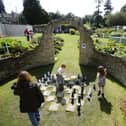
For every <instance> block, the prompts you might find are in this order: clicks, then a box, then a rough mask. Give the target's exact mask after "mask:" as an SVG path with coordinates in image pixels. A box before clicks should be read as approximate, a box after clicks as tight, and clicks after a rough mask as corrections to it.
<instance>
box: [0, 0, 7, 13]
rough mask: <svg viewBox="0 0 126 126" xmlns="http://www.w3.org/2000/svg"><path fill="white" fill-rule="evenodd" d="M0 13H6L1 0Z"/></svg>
mask: <svg viewBox="0 0 126 126" xmlns="http://www.w3.org/2000/svg"><path fill="white" fill-rule="evenodd" d="M0 13H6V11H5V7H4V3H3V0H0Z"/></svg>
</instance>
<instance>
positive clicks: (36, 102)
mask: <svg viewBox="0 0 126 126" xmlns="http://www.w3.org/2000/svg"><path fill="white" fill-rule="evenodd" d="M19 85H20V87H19V86H17V85H16V84H14V85H13V86H12V87H11V88H12V89H14V94H15V95H18V96H19V97H20V111H21V112H36V111H37V110H38V108H39V107H40V106H41V103H42V102H44V96H43V94H42V92H41V91H40V89H39V87H38V86H37V85H35V84H28V83H25V84H19Z"/></svg>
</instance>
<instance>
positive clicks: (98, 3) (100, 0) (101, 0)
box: [95, 0, 103, 15]
mask: <svg viewBox="0 0 126 126" xmlns="http://www.w3.org/2000/svg"><path fill="white" fill-rule="evenodd" d="M95 2H96V3H97V6H96V8H97V14H98V15H100V13H102V12H101V11H100V7H101V4H102V3H103V0H95Z"/></svg>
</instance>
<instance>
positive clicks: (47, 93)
mask: <svg viewBox="0 0 126 126" xmlns="http://www.w3.org/2000/svg"><path fill="white" fill-rule="evenodd" d="M50 93H51V92H50V91H44V92H43V95H44V96H49V95H50Z"/></svg>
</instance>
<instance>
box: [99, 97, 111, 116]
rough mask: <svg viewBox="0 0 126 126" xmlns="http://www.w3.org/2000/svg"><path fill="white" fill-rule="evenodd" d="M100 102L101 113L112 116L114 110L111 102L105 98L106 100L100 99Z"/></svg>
mask: <svg viewBox="0 0 126 126" xmlns="http://www.w3.org/2000/svg"><path fill="white" fill-rule="evenodd" d="M98 101H99V103H100V109H101V111H102V112H105V113H107V114H111V110H112V104H111V102H109V101H108V100H107V99H106V98H105V97H104V98H98Z"/></svg>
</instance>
